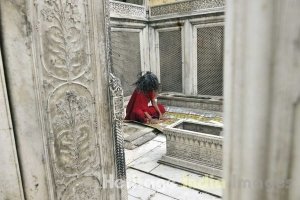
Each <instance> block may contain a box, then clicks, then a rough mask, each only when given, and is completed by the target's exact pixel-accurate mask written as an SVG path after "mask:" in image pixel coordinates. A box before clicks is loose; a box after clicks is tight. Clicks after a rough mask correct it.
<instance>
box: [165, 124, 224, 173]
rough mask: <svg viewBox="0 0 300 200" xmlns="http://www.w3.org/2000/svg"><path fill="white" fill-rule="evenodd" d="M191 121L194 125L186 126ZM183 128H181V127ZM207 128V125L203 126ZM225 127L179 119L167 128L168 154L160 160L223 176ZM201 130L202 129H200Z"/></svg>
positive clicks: (184, 167)
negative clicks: (191, 126) (191, 127)
mask: <svg viewBox="0 0 300 200" xmlns="http://www.w3.org/2000/svg"><path fill="white" fill-rule="evenodd" d="M185 122H188V123H189V124H192V125H193V126H194V127H193V129H194V130H192V129H190V128H188V127H185V128H184V126H185V125H184V123H185ZM181 125H182V126H183V127H181V128H180V127H179V126H181ZM204 127H205V128H204ZM222 129H223V126H219V125H214V124H206V123H199V122H193V121H187V120H179V121H178V122H175V123H174V124H172V125H170V126H168V127H166V128H165V129H164V134H165V135H166V139H167V140H166V141H167V142H166V145H167V153H166V155H165V156H163V157H162V158H161V160H160V161H159V162H160V163H163V164H167V165H171V166H173V167H177V168H181V169H185V170H188V171H192V172H194V173H207V174H211V175H214V176H217V177H221V176H222V173H221V172H222V162H223V158H222V157H223V136H222V135H221V131H222ZM200 130H201V131H200Z"/></svg>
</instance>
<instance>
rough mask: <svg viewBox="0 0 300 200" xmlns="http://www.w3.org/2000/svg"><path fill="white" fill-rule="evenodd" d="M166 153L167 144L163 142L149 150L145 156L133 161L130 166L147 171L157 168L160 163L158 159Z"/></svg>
mask: <svg viewBox="0 0 300 200" xmlns="http://www.w3.org/2000/svg"><path fill="white" fill-rule="evenodd" d="M165 153H166V146H165V144H161V145H159V146H157V147H156V148H154V149H153V150H151V151H149V152H147V153H146V154H145V155H144V156H142V157H140V158H139V159H137V160H135V161H133V162H132V163H130V164H129V165H128V166H130V167H133V168H136V169H140V170H142V171H145V172H150V171H151V170H153V169H155V168H156V167H157V166H158V165H159V164H158V163H157V161H158V160H159V159H160V158H161V156H162V155H164V154H165Z"/></svg>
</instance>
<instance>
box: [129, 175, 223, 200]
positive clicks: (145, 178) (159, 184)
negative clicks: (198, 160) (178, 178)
mask: <svg viewBox="0 0 300 200" xmlns="http://www.w3.org/2000/svg"><path fill="white" fill-rule="evenodd" d="M127 179H128V181H131V182H134V183H136V184H138V185H140V186H143V187H145V188H148V189H150V190H154V191H156V192H158V193H161V194H163V195H165V196H168V197H171V198H174V199H178V200H191V199H192V200H217V199H219V198H217V197H214V196H211V195H209V194H205V193H200V192H198V191H196V190H193V189H191V188H188V187H185V186H181V185H178V184H175V183H172V182H169V181H167V180H164V179H160V178H158V177H155V176H152V175H149V174H146V173H143V172H140V171H137V170H134V169H128V170H127ZM129 191H130V192H131V194H132V193H133V192H134V190H133V188H132V189H131V190H129ZM137 193H138V194H139V191H137ZM151 194H152V193H151Z"/></svg>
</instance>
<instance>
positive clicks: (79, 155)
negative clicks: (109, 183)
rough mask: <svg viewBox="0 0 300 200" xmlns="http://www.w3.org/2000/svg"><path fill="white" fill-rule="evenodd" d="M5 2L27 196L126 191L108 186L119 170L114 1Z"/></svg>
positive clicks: (69, 199)
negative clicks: (111, 32) (113, 105)
mask: <svg viewBox="0 0 300 200" xmlns="http://www.w3.org/2000/svg"><path fill="white" fill-rule="evenodd" d="M3 5H4V6H3V7H2V2H1V11H2V12H3V14H2V15H1V17H3V18H2V19H3V20H2V19H1V21H2V23H1V24H4V25H3V27H4V29H3V32H2V38H4V39H5V40H4V41H5V42H4V46H5V52H4V56H5V59H6V60H7V62H6V65H7V66H6V67H7V77H8V79H9V87H10V91H11V93H10V95H11V103H12V107H13V115H14V125H15V127H16V134H17V138H18V147H19V151H20V161H21V166H22V169H21V170H22V176H23V181H24V188H25V189H24V190H25V195H26V199H29V200H41V199H43V200H48V199H49V200H50V199H51V200H54V199H59V200H75V199H78V200H86V199H89V200H90V199H93V200H98V199H99V200H100V199H117V198H119V192H117V189H116V188H113V189H111V188H108V189H107V188H104V187H103V179H108V178H110V177H111V176H112V178H114V179H115V178H116V177H117V176H118V173H117V166H116V160H115V159H113V158H114V146H115V145H114V143H115V142H114V135H113V133H114V130H113V127H112V120H117V119H115V118H114V119H112V118H111V116H113V113H110V96H109V80H108V79H109V71H110V69H109V68H108V65H109V61H108V59H107V58H108V57H109V54H108V53H107V51H108V50H107V47H108V46H109V45H108V44H107V43H108V42H109V37H108V34H107V33H108V24H107V23H109V19H108V17H109V16H108V13H107V9H108V7H107V6H108V2H106V1H97V2H95V1H92V0H35V1H20V2H18V3H16V2H14V1H5V4H3ZM25 8H26V9H25ZM7 10H10V11H11V10H12V11H15V13H16V14H15V16H13V15H11V13H9V12H8V11H7ZM12 13H13V12H12ZM8 22H10V23H8ZM15 27H16V30H14V28H15ZM23 31H24V32H23ZM16 32H17V33H18V34H19V35H17V34H16ZM17 36H18V37H19V38H20V40H19V39H16V38H18V37H17ZM17 47H19V49H18V48H17ZM18 54H19V55H18ZM14 55H18V56H14ZM12 57H15V58H14V59H12ZM15 72H20V73H15ZM118 120H119V119H118ZM116 131H117V130H116Z"/></svg>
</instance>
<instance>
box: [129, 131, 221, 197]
mask: <svg viewBox="0 0 300 200" xmlns="http://www.w3.org/2000/svg"><path fill="white" fill-rule="evenodd" d="M165 152H166V138H165V136H164V135H163V134H158V135H157V136H156V137H155V138H154V139H152V140H151V141H149V142H147V143H145V144H143V145H142V146H139V147H137V148H135V149H133V150H127V149H125V156H126V164H127V187H128V199H129V200H138V199H139V200H150V199H151V200H172V199H173V200H174V199H176V200H218V199H221V196H222V188H223V183H222V181H220V180H216V179H212V178H210V177H207V176H201V175H197V174H193V173H190V172H187V171H184V170H180V169H176V168H173V167H169V166H166V165H162V164H159V163H157V161H158V160H159V159H160V158H161V156H162V155H164V154H165Z"/></svg>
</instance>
